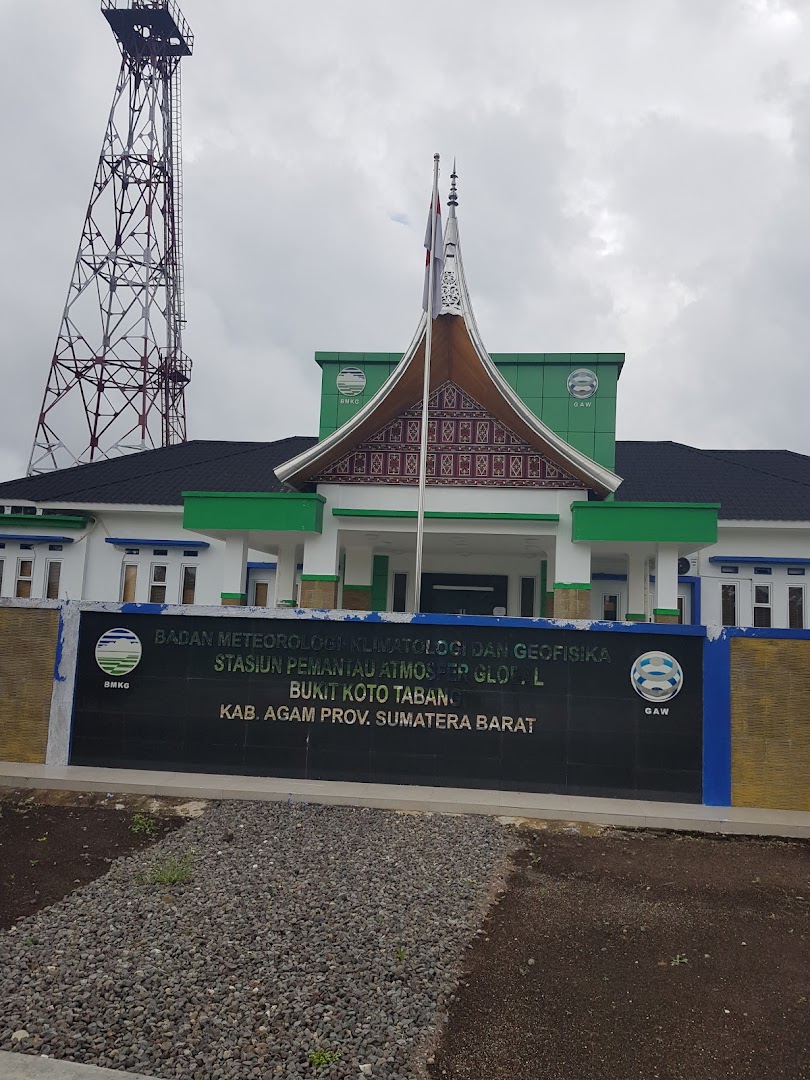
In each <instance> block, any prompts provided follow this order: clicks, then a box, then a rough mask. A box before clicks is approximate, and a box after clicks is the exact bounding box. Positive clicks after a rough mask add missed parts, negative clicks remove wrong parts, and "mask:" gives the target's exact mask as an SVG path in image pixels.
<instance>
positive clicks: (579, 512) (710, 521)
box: [571, 500, 720, 544]
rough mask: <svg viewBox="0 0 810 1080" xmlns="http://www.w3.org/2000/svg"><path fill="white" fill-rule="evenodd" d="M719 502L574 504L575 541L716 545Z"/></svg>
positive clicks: (572, 508) (573, 538) (572, 506)
mask: <svg viewBox="0 0 810 1080" xmlns="http://www.w3.org/2000/svg"><path fill="white" fill-rule="evenodd" d="M719 509H720V504H719V503H666V502H662V503H655V502H616V501H615V500H613V501H608V502H573V503H571V539H572V540H574V541H577V540H579V541H596V542H598V541H619V542H623V543H634V542H652V543H658V544H716V543H717V512H718V510H719Z"/></svg>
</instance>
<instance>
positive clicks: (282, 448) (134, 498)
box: [0, 435, 317, 506]
mask: <svg viewBox="0 0 810 1080" xmlns="http://www.w3.org/2000/svg"><path fill="white" fill-rule="evenodd" d="M314 442H317V440H316V439H313V438H310V437H308V436H301V435H295V436H293V437H292V438H289V439H279V440H278V441H277V442H226V441H224V440H223V441H215V440H208V439H205V440H203V439H194V440H192V441H191V442H186V443H180V444H178V445H177V446H167V447H164V448H162V449H160V450H144V451H143V452H142V453H140V454H127V455H125V456H123V457H118V458H111V459H110V460H109V461H98V462H93V464H91V465H78V466H77V467H76V468H73V469H60V470H59V471H58V472H52V473H43V474H42V475H41V476H29V477H26V478H24V479H22V480H9V481H8V482H7V483H5V484H0V503H10V502H12V501H13V500H14V499H27V500H30V501H31V502H51V503H52V502H65V503H67V504H70V503H144V504H147V505H156V506H182V505H183V494H182V493H183V492H184V491H280V490H281V484H280V483H279V482H278V480H277V478H276V474H275V468H276V466H277V465H281V463H282V462H284V461H288V460H289V459H290V458H292V457H295V456H296V455H297V454H301V453H303V451H304V450H306V449H307V448H308V447H310V446H312V444H313V443H314Z"/></svg>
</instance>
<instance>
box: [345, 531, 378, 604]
mask: <svg viewBox="0 0 810 1080" xmlns="http://www.w3.org/2000/svg"><path fill="white" fill-rule="evenodd" d="M373 576H374V549H373V548H372V547H371V545H370V544H369V543H367V542H365V541H360V540H357V541H354V540H352V539H351V538H350V540H349V542H348V544H347V546H346V562H345V565H344V567H343V607H344V608H347V609H348V610H349V611H371V583H372V579H373Z"/></svg>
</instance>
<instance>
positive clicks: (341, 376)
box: [335, 367, 366, 397]
mask: <svg viewBox="0 0 810 1080" xmlns="http://www.w3.org/2000/svg"><path fill="white" fill-rule="evenodd" d="M335 383H336V385H337V388H338V393H339V394H344V395H345V396H346V397H357V396H358V394H362V393H363V391H364V390H365V388H366V373H365V372H364V371H363V370H362V368H359V367H345V368H342V369H341V370H340V371H339V372H338V376H337V379H335Z"/></svg>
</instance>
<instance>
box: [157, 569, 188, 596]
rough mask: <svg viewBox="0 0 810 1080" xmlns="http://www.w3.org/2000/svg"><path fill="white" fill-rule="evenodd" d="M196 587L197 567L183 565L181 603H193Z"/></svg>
mask: <svg viewBox="0 0 810 1080" xmlns="http://www.w3.org/2000/svg"><path fill="white" fill-rule="evenodd" d="M153 576H154V575H153ZM196 589H197V567H196V566H184V567H183V588H182V591H181V593H180V603H181V604H193V603H194V593H195V591H196Z"/></svg>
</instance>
